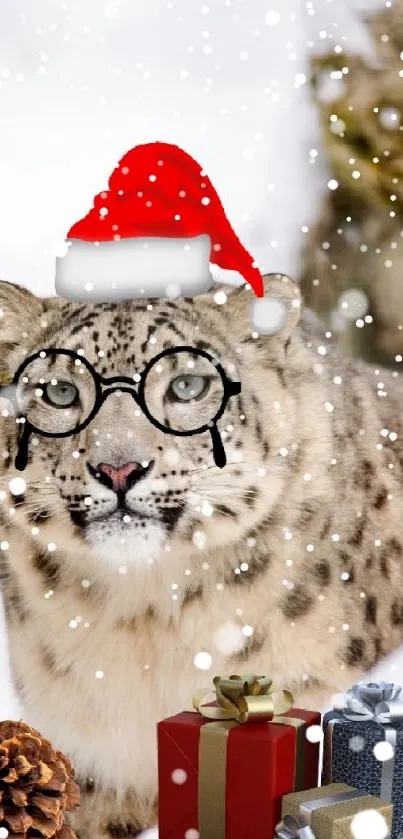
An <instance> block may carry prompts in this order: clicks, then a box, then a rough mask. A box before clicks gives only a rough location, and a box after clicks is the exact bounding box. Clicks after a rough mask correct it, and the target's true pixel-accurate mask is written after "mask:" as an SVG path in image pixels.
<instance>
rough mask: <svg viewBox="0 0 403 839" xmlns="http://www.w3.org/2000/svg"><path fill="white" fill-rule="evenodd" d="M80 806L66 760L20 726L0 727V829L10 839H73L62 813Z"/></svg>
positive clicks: (33, 731)
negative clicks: (41, 838)
mask: <svg viewBox="0 0 403 839" xmlns="http://www.w3.org/2000/svg"><path fill="white" fill-rule="evenodd" d="M79 803H80V792H79V787H78V784H76V783H75V781H74V770H73V768H72V766H71V763H70V761H69V760H68V759H67V757H65V756H64V755H63V754H62V753H61V752H58V751H56V750H55V749H54V748H53V747H52V745H51V744H50V743H49V741H48V740H46V739H45V738H44V737H42V735H41V734H39V733H38V732H37V731H35V729H33V728H30V726H28V725H26V724H25V723H23V722H10V721H6V722H1V723H0V827H5V828H6V829H7V830H8V831H9V835H10V839H34V837H37V839H39V837H42V836H43V837H46V839H51V837H55V839H76V836H75V833H74V831H73V830H71V828H70V827H68V826H67V825H65V824H64V812H65V810H71V809H73V808H74V807H77V806H78V805H79Z"/></svg>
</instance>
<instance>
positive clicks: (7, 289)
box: [0, 281, 42, 355]
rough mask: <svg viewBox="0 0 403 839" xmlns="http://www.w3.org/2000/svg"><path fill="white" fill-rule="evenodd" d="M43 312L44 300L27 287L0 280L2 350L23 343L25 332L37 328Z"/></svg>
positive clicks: (0, 346) (0, 337) (0, 340)
mask: <svg viewBox="0 0 403 839" xmlns="http://www.w3.org/2000/svg"><path fill="white" fill-rule="evenodd" d="M41 312H42V301H41V300H40V298H39V297H35V295H34V294H31V292H30V291H28V290H27V289H26V288H22V286H19V285H14V284H13V283H7V282H5V281H1V282H0V351H1V354H2V355H3V354H4V352H7V348H10V349H11V348H12V347H13V346H15V345H16V344H21V343H23V340H24V338H23V332H27V333H28V335H29V334H30V333H32V331H33V329H35V325H36V323H37V319H38V317H39V315H40V313H41Z"/></svg>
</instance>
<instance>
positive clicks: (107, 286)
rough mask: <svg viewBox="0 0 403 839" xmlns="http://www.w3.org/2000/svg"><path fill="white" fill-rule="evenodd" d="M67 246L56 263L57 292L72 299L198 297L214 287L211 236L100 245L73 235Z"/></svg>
mask: <svg viewBox="0 0 403 839" xmlns="http://www.w3.org/2000/svg"><path fill="white" fill-rule="evenodd" d="M68 245H69V246H68V250H67V253H66V255H65V256H63V257H58V258H57V262H56V293H57V294H58V296H59V297H64V298H65V299H67V300H77V301H86V300H89V301H92V302H102V301H104V302H108V301H112V300H114V301H116V300H130V299H132V298H147V297H151V298H152V297H194V296H196V295H198V294H204V293H206V292H207V291H209V289H211V287H212V286H213V285H214V282H213V277H212V274H211V272H210V266H209V257H210V251H211V240H210V237H209V236H207V235H206V234H203V235H202V236H195V237H193V238H181V239H170V238H166V239H165V238H161V239H160V238H157V237H142V238H133V239H120V240H119V241H113V242H99V243H94V242H84V241H82V240H81V239H70V240H69V243H68Z"/></svg>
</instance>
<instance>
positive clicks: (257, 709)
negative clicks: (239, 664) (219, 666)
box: [193, 673, 294, 723]
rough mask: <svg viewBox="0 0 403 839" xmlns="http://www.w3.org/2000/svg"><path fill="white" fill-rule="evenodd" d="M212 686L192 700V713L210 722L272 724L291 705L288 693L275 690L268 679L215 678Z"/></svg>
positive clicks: (245, 677)
mask: <svg viewBox="0 0 403 839" xmlns="http://www.w3.org/2000/svg"><path fill="white" fill-rule="evenodd" d="M213 682H214V690H213V691H211V690H210V689H208V688H201V689H200V690H198V691H196V693H195V694H194V696H193V707H194V709H195V710H196V711H198V712H199V714H202V715H203V717H207V718H208V719H210V720H236V721H237V722H238V723H245V722H253V721H255V722H271V721H272V720H273V717H274V716H276V715H278V714H285V713H286V711H289V710H290V709H291V708H292V706H293V704H294V700H293V697H292V694H291V693H290V691H288V690H277V689H276V688H275V687H274V685H273V682H272V680H271V679H269V678H268V676H255V675H254V674H253V673H244V674H243V675H242V676H237V675H235V676H216V677H215V678H214V679H213ZM212 702H216V703H217V702H218V707H217V705H216V706H215V707H214V706H212V705H211V703H212Z"/></svg>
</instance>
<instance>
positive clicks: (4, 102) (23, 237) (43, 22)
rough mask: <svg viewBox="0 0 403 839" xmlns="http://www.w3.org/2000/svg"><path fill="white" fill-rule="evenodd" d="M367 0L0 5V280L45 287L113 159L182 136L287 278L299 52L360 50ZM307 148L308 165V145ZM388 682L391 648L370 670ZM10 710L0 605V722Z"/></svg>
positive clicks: (297, 205) (313, 140)
mask: <svg viewBox="0 0 403 839" xmlns="http://www.w3.org/2000/svg"><path fill="white" fill-rule="evenodd" d="M376 5H378V3H377V2H376V0H375V2H374V0H367V2H365V0H192V2H189V0H172V1H171V2H167V0H137V2H134V0H126V2H125V1H124V0H107V2H105V3H104V2H102V0H70V2H64V3H60V4H59V3H58V4H53V3H52V4H49V3H48V2H47V0H30V2H29V3H26V2H25V0H13V2H12V3H11V2H10V3H7V2H6V3H0V230H1V236H0V275H1V277H2V278H3V279H7V280H10V281H12V282H17V283H21V284H23V285H26V286H28V287H29V288H31V289H32V290H35V291H36V292H37V293H39V294H53V293H54V288H53V282H54V254H53V250H54V248H55V245H56V243H57V242H58V241H59V240H60V239H63V238H64V236H65V233H66V231H67V230H68V228H69V227H70V226H71V224H72V223H73V222H74V221H76V220H78V219H79V218H80V217H81V216H82V215H83V214H84V213H85V212H87V210H88V209H89V207H90V206H91V202H92V197H93V196H94V194H95V193H97V192H99V191H100V190H101V189H102V188H103V187H104V186H105V185H106V183H107V178H108V175H109V174H110V172H111V171H112V168H113V167H114V165H115V164H116V162H117V161H118V159H119V157H120V156H121V155H122V154H123V153H124V152H125V151H126V150H128V149H129V148H130V147H132V146H133V145H136V144H138V143H142V142H149V141H153V140H157V139H160V140H164V141H168V142H174V143H177V144H179V145H182V146H183V147H184V148H185V149H186V150H188V151H189V152H190V153H191V154H192V155H193V156H194V157H196V159H198V160H199V162H200V163H201V164H202V165H203V166H204V168H205V169H206V171H207V172H208V173H209V175H210V177H211V179H212V182H213V184H214V185H215V186H216V188H217V190H218V192H219V194H220V195H221V198H222V200H223V203H224V206H225V207H226V210H227V213H228V216H229V218H230V219H231V221H232V223H233V226H234V227H235V229H236V231H237V232H238V234H239V235H240V237H241V239H242V240H243V242H244V244H245V245H246V246H247V247H248V248H249V249H250V251H251V252H252V253H253V254H254V256H255V258H256V259H257V261H258V262H259V264H260V265H261V266H262V268H265V269H269V270H279V271H286V272H288V273H291V274H292V273H295V271H296V269H297V267H298V254H299V248H300V245H301V239H302V236H303V233H302V231H301V228H302V227H303V225H306V224H307V225H309V223H310V222H311V220H312V218H313V217H314V214H315V211H316V205H317V200H318V196H319V194H320V191H321V189H324V188H326V183H327V179H328V177H327V172H326V168H325V166H324V165H323V164H322V159H321V154H320V143H319V138H318V127H317V119H316V114H315V112H314V110H313V108H312V106H311V104H310V102H309V95H308V87H307V85H306V84H305V83H304V81H305V76H306V73H307V66H306V57H307V51H308V42H309V49H310V48H312V47H315V48H327V47H328V46H329V39H330V41H331V43H332V44H334V45H336V44H337V43H340V44H343V45H345V44H346V43H347V44H350V45H352V44H354V45H356V46H358V47H360V48H364V49H366V48H368V43H367V40H366V36H365V32H364V30H363V28H362V27H361V25H360V24H359V22H358V17H357V10H358V9H363V8H366V9H369V8H371V7H374V6H376ZM312 148H314V149H319V155H318V157H317V158H316V162H315V164H314V165H312V162H310V155H309V150H310V149H312ZM376 675H380V676H383V677H385V678H388V679H390V678H393V679H395V680H397V681H400V680H401V679H403V654H400V655H399V654H396V655H395V656H392V658H391V659H390V660H389V661H388V662H385V663H384V664H383V665H382V667H381V668H378V670H377V674H376ZM17 716H18V708H17V705H16V702H15V698H14V696H13V690H12V686H11V681H10V678H9V669H8V663H7V642H6V636H5V631H4V618H3V610H2V606H1V603H0V719H1V718H3V719H4V718H7V717H8V718H10V717H11V718H12V717H17Z"/></svg>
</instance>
